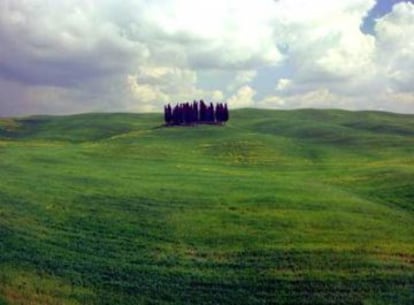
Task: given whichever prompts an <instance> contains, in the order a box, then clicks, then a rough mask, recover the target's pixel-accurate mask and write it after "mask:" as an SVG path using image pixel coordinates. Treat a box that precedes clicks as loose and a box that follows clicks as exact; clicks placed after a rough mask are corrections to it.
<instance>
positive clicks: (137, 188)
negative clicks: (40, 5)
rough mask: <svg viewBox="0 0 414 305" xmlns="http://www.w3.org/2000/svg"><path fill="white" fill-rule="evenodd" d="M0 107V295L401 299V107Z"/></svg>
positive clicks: (410, 261) (406, 240)
mask: <svg viewBox="0 0 414 305" xmlns="http://www.w3.org/2000/svg"><path fill="white" fill-rule="evenodd" d="M230 115H231V118H230V121H229V122H228V124H227V125H226V126H196V127H168V128H162V127H160V125H161V124H162V117H161V115H159V114H145V115H144V114H84V115H75V116H62V117H57V116H36V117H27V118H21V119H0V304H1V305H4V304H7V305H15V304H22V305H23V304H24V305H28V304H29V305H51V304H65V305H66V304H108V305H109V304H111V305H112V304H114V305H115V304H291V305H300V304H309V305H311V304H312V305H314V304H344V305H345V304H346V305H357V304H365V305H374V304H378V305H388V304H404V305H412V304H414V115H399V114H390V113H381V112H347V111H339V110H295V111H268V110H253V109H243V110H236V111H233V112H231V113H230Z"/></svg>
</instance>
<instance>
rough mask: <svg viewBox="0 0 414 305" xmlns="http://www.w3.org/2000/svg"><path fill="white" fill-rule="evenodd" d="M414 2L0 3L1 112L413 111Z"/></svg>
mask: <svg viewBox="0 0 414 305" xmlns="http://www.w3.org/2000/svg"><path fill="white" fill-rule="evenodd" d="M413 37H414V0H377V1H376V0H343V1H332V0H312V1H309V0H255V1H251V0H250V1H248V0H245V1H240V0H209V1H193V0H151V1H150V0H123V1H117V0H99V1H98V0H0V116H24V115H31V114H71V113H82V112H161V111H162V110H163V105H164V104H166V103H176V102H184V101H192V100H194V99H197V100H199V99H204V100H207V101H213V102H227V103H228V105H229V107H230V108H242V107H256V108H269V109H296V108H341V109H348V110H381V111H392V112H399V113H414V72H413V71H414V39H413Z"/></svg>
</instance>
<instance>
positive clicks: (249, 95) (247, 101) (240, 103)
mask: <svg viewBox="0 0 414 305" xmlns="http://www.w3.org/2000/svg"><path fill="white" fill-rule="evenodd" d="M255 95H256V91H255V90H254V89H253V88H251V87H249V86H247V85H246V86H243V87H241V88H239V90H237V92H236V93H235V94H234V95H233V96H231V97H230V98H229V99H228V100H227V103H228V104H229V107H232V108H242V107H252V106H254V105H255V101H254V100H253V97H254V96H255Z"/></svg>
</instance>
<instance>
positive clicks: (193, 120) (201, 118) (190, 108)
mask: <svg viewBox="0 0 414 305" xmlns="http://www.w3.org/2000/svg"><path fill="white" fill-rule="evenodd" d="M164 120H165V124H166V125H193V124H223V123H225V122H227V121H228V120H229V111H228V108H227V104H225V103H217V104H216V106H214V105H213V103H210V104H206V103H204V101H203V100H200V101H199V102H197V101H194V102H192V103H188V102H187V103H180V104H177V105H175V106H174V107H171V105H170V104H168V105H166V106H164Z"/></svg>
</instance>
